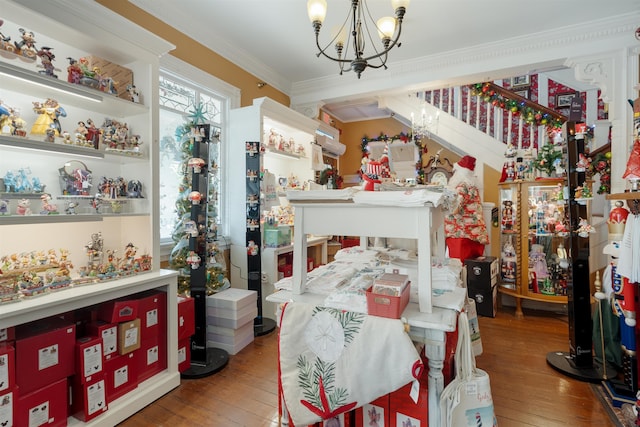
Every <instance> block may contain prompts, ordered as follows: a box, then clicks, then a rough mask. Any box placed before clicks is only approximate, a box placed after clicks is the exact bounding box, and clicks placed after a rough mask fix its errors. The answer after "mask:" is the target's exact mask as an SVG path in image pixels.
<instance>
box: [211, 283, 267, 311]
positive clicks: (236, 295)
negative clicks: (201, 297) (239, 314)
mask: <svg viewBox="0 0 640 427" xmlns="http://www.w3.org/2000/svg"><path fill="white" fill-rule="evenodd" d="M257 299H258V292H256V291H249V290H246V289H237V288H229V289H225V290H224V291H222V292H218V293H216V294H213V295H211V296H209V297H207V307H216V308H226V309H231V310H239V309H241V308H243V307H246V306H247V305H250V304H253V305H256V301H257Z"/></svg>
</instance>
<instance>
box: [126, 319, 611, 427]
mask: <svg viewBox="0 0 640 427" xmlns="http://www.w3.org/2000/svg"><path fill="white" fill-rule="evenodd" d="M480 333H481V336H482V343H483V348H484V352H483V354H482V355H480V356H478V357H477V365H478V367H479V368H481V369H484V370H485V371H487V372H488V373H489V376H490V378H491V388H492V394H493V401H494V406H495V413H496V417H497V419H498V424H499V426H500V427H523V426H536V427H555V426H563V427H564V426H582V427H584V426H598V427H608V426H613V425H614V424H613V423H612V422H611V421H610V420H609V417H608V415H607V413H606V412H605V410H604V409H603V407H602V405H601V404H600V402H599V400H598V399H597V398H596V396H595V395H594V393H593V391H592V390H591V387H590V384H589V383H587V382H581V381H578V380H574V379H572V378H569V377H567V376H565V375H563V374H561V373H559V372H557V371H556V370H554V369H552V368H551V367H550V366H549V365H548V364H547V363H546V355H547V353H548V352H551V351H568V350H569V338H568V333H569V331H568V323H567V317H566V316H565V315H561V314H554V313H549V312H540V311H532V310H525V317H524V318H523V319H517V318H516V317H515V314H514V309H513V308H510V307H503V308H501V309H500V311H499V312H498V314H497V316H496V317H495V318H488V317H480ZM277 381H278V376H277V332H272V333H270V334H268V335H266V336H262V337H257V338H256V339H255V340H254V342H253V343H251V344H250V345H249V346H248V347H246V348H244V349H243V350H242V351H241V352H240V353H238V354H237V355H233V356H230V361H229V364H228V365H227V366H226V367H225V368H224V369H222V370H221V371H220V372H218V373H216V374H214V375H212V376H210V377H207V378H202V379H197V380H182V383H181V385H180V386H179V387H178V388H176V389H174V390H173V391H171V392H170V393H168V394H167V395H165V396H163V397H162V398H161V399H159V400H157V401H156V402H154V403H153V404H151V405H149V406H148V407H146V408H145V409H143V410H141V411H140V412H138V413H137V414H135V415H134V416H132V417H130V418H129V419H127V420H125V421H124V422H123V423H121V424H120V426H121V427H143V426H144V427H149V426H157V427H163V426H171V427H178V426H189V427H197V426H216V427H236V426H247V427H276V426H278V416H277V394H276V390H277Z"/></svg>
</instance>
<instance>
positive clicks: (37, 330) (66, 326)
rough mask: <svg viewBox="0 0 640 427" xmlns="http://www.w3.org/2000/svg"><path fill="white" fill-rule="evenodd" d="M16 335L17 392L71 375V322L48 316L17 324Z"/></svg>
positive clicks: (73, 334)
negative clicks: (18, 389)
mask: <svg viewBox="0 0 640 427" xmlns="http://www.w3.org/2000/svg"><path fill="white" fill-rule="evenodd" d="M16 338H17V339H16V346H15V351H16V353H15V354H16V384H17V385H18V387H19V388H20V395H24V394H26V393H30V392H32V391H35V390H38V389H40V388H42V387H45V386H48V385H50V384H52V383H55V382H56V381H58V380H61V379H63V378H64V379H65V380H66V378H67V377H69V376H71V375H73V373H74V371H75V345H76V327H75V325H74V324H72V323H70V322H68V321H66V320H62V319H60V318H57V317H50V318H47V319H42V320H38V321H36V322H31V323H27V324H23V325H20V326H18V327H17V328H16ZM65 394H66V391H65Z"/></svg>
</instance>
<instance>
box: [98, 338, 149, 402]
mask: <svg viewBox="0 0 640 427" xmlns="http://www.w3.org/2000/svg"><path fill="white" fill-rule="evenodd" d="M139 356H140V351H139V350H137V351H133V352H131V353H128V354H124V355H122V356H114V357H113V358H111V359H110V360H107V361H106V362H105V369H104V371H105V375H104V377H105V384H106V387H107V391H106V392H107V403H111V402H113V401H114V400H116V399H117V398H119V397H120V396H123V395H125V394H127V393H129V392H130V391H132V390H135V389H136V388H137V387H138V357H139Z"/></svg>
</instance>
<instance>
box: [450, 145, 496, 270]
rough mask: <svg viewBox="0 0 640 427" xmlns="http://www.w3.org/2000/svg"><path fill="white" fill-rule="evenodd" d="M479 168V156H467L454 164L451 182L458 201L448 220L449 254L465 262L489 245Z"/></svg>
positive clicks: (454, 204) (479, 254)
mask: <svg viewBox="0 0 640 427" xmlns="http://www.w3.org/2000/svg"><path fill="white" fill-rule="evenodd" d="M475 167H476V159H475V157H472V156H464V157H463V158H462V159H460V161H458V162H457V163H455V164H454V165H453V176H452V177H451V179H450V180H449V183H448V187H449V188H450V189H451V190H452V191H453V192H454V193H455V195H456V202H455V203H452V207H451V209H450V211H449V212H448V213H447V214H446V216H445V219H444V231H445V237H446V239H445V242H446V245H447V248H448V249H449V257H450V258H458V259H460V260H461V261H464V260H465V259H468V258H477V257H479V256H481V255H482V254H483V252H484V246H485V245H487V244H489V235H488V234H487V226H486V224H485V221H484V216H483V214H482V201H481V199H480V192H479V191H478V186H477V183H476V182H477V178H476V176H475V174H474V170H475Z"/></svg>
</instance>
